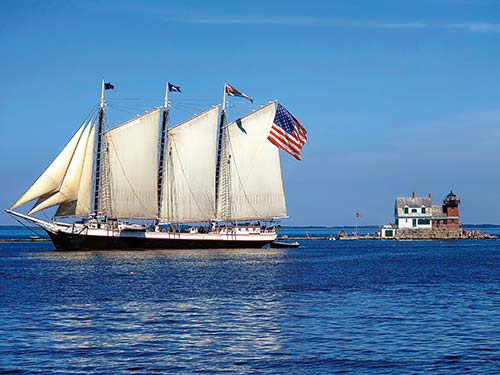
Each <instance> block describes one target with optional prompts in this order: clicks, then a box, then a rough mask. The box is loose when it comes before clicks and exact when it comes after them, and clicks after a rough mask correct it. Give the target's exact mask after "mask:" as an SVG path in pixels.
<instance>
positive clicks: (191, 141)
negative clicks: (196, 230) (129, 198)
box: [160, 106, 219, 223]
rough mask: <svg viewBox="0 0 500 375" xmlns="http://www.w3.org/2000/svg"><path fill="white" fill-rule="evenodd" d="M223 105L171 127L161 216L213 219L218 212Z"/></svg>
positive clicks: (182, 220)
mask: <svg viewBox="0 0 500 375" xmlns="http://www.w3.org/2000/svg"><path fill="white" fill-rule="evenodd" d="M218 113H219V107H218V106H216V107H213V108H212V109H209V110H208V111H206V112H204V113H202V114H200V115H198V116H196V117H194V118H192V119H190V120H188V121H186V122H184V123H181V124H179V125H177V126H175V127H173V128H171V129H169V130H168V138H167V152H166V155H167V161H166V174H165V183H164V185H163V193H162V197H163V202H162V209H161V217H160V220H161V221H163V222H170V223H188V222H200V221H209V220H211V219H213V218H214V216H215V211H216V210H215V188H214V181H215V152H216V150H215V145H216V130H217V120H218Z"/></svg>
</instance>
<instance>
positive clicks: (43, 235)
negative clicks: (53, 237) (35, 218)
mask: <svg viewBox="0 0 500 375" xmlns="http://www.w3.org/2000/svg"><path fill="white" fill-rule="evenodd" d="M10 217H12V218H13V219H14V220H15V221H17V222H18V223H19V224H21V225H22V226H23V227H25V228H26V229H28V230H30V231H32V232H33V233H35V234H36V235H37V236H40V237H42V238H45V239H48V237H46V234H40V233H38V232H37V231H35V230H34V229H33V228H32V227H29V226H27V225H26V224H24V223H23V222H22V221H21V220H19V219H18V218H17V217H15V216H14V215H10Z"/></svg>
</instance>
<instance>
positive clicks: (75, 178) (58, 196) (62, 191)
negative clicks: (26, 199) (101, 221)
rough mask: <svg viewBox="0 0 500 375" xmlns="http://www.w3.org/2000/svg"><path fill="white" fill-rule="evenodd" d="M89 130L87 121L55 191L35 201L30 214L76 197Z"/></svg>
mask: <svg viewBox="0 0 500 375" xmlns="http://www.w3.org/2000/svg"><path fill="white" fill-rule="evenodd" d="M90 130H91V125H90V123H89V125H88V126H87V127H86V128H85V129H84V131H83V133H82V135H81V137H80V139H79V141H78V144H77V147H76V149H75V152H74V153H73V157H72V158H71V161H70V163H69V166H68V169H67V170H66V174H65V175H64V178H63V180H62V182H61V185H60V186H59V188H58V190H57V192H55V193H54V194H52V195H50V196H49V197H47V198H45V199H43V200H40V201H39V202H37V204H36V206H35V207H33V208H32V209H31V211H30V212H29V214H30V215H31V214H34V213H35V212H38V211H40V210H43V209H45V208H48V207H51V206H55V205H56V204H60V203H66V202H71V201H74V200H76V199H77V198H78V190H79V187H80V180H81V176H82V170H83V164H84V161H85V152H86V150H87V143H88V140H89V134H90Z"/></svg>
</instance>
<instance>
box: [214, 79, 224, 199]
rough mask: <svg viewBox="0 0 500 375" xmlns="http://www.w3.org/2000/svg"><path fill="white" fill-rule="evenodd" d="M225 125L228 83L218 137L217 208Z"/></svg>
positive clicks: (216, 168) (216, 166)
mask: <svg viewBox="0 0 500 375" xmlns="http://www.w3.org/2000/svg"><path fill="white" fill-rule="evenodd" d="M225 124H226V82H224V95H223V96H222V110H221V113H220V123H219V132H218V136H217V163H216V165H215V207H217V204H218V202H219V189H220V173H221V161H222V160H221V159H222V143H223V139H224V126H225Z"/></svg>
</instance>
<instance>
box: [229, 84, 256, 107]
mask: <svg viewBox="0 0 500 375" xmlns="http://www.w3.org/2000/svg"><path fill="white" fill-rule="evenodd" d="M224 90H225V91H226V94H227V95H229V96H239V97H240V98H245V99H246V100H249V101H250V102H251V103H253V99H252V98H251V97H249V96H248V95H247V94H244V93H242V92H241V91H238V90H236V89H235V88H234V87H233V86H231V85H229V84H227V83H226V85H225V86H224Z"/></svg>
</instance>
